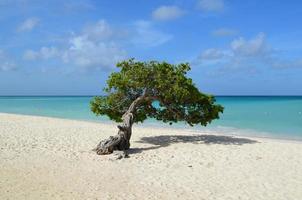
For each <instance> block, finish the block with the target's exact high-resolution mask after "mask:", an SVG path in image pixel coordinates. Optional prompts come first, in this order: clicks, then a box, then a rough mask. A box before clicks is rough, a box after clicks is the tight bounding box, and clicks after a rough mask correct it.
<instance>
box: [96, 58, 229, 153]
mask: <svg viewBox="0 0 302 200" xmlns="http://www.w3.org/2000/svg"><path fill="white" fill-rule="evenodd" d="M117 67H118V68H119V70H118V72H113V73H112V74H111V75H110V76H109V78H108V80H107V86H106V87H105V88H104V92H105V93H106V95H105V96H98V97H94V99H93V100H92V101H91V110H92V112H93V113H95V114H96V115H107V116H108V117H109V118H110V119H111V120H114V121H116V122H120V125H118V126H117V127H118V133H117V135H115V136H111V137H109V138H108V139H105V140H102V141H101V142H100V143H99V144H98V145H97V147H96V149H95V150H96V152H97V154H110V153H112V152H113V151H114V150H122V151H123V150H127V149H129V148H130V138H131V134H132V125H133V123H138V122H143V121H144V120H146V119H147V118H155V119H157V120H159V121H163V122H165V123H169V124H173V123H176V122H179V121H185V122H186V123H188V124H189V125H190V126H194V125H202V126H206V125H207V124H208V123H210V122H211V121H212V120H214V119H218V118H219V114H220V113H222V112H223V107H222V106H221V105H218V104H215V98H214V97H213V96H211V95H207V94H204V93H202V92H200V91H199V89H198V88H197V87H196V86H195V85H194V83H193V81H192V79H191V78H189V77H187V72H188V71H189V70H190V65H189V64H188V63H180V64H176V65H174V64H169V63H167V62H157V61H150V62H139V61H136V60H134V59H130V60H126V61H123V62H120V63H118V64H117Z"/></svg>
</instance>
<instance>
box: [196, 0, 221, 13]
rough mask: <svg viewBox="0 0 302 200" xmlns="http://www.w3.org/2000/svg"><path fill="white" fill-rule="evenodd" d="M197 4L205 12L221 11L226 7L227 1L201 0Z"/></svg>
mask: <svg viewBox="0 0 302 200" xmlns="http://www.w3.org/2000/svg"><path fill="white" fill-rule="evenodd" d="M197 6H198V8H199V9H201V10H202V11H205V12H221V11H223V10H224V9H225V2H224V0H199V1H198V3H197Z"/></svg>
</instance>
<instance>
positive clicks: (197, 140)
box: [129, 135, 258, 154]
mask: <svg viewBox="0 0 302 200" xmlns="http://www.w3.org/2000/svg"><path fill="white" fill-rule="evenodd" d="M136 142H138V143H146V144H152V145H155V146H152V147H146V148H132V149H130V150H129V153H130V154H135V153H140V152H142V151H146V150H153V149H158V148H162V147H167V146H169V145H171V144H176V143H192V144H206V145H211V144H221V145H244V144H254V143H258V141H256V140H251V139H247V138H239V137H233V136H222V135H161V136H150V137H142V138H140V140H139V141H136Z"/></svg>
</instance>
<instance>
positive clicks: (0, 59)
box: [0, 49, 17, 71]
mask: <svg viewBox="0 0 302 200" xmlns="http://www.w3.org/2000/svg"><path fill="white" fill-rule="evenodd" d="M16 68H17V66H16V64H15V62H13V61H11V60H10V59H9V58H8V57H7V55H6V54H5V53H4V51H3V50H1V49H0V71H11V70H15V69H16Z"/></svg>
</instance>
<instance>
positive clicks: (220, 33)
mask: <svg viewBox="0 0 302 200" xmlns="http://www.w3.org/2000/svg"><path fill="white" fill-rule="evenodd" d="M211 34H212V35H213V36H217V37H228V36H235V35H237V34H238V31H237V30H235V29H231V28H220V29H216V30H214V31H212V32H211Z"/></svg>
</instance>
